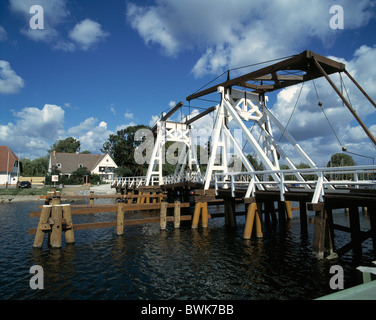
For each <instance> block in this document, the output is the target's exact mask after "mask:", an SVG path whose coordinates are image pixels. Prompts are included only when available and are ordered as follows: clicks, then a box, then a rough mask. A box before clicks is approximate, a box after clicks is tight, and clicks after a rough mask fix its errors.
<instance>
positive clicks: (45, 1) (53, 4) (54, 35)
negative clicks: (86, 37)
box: [10, 0, 69, 43]
mask: <svg viewBox="0 0 376 320" xmlns="http://www.w3.org/2000/svg"><path fill="white" fill-rule="evenodd" d="M35 4H36V3H35V1H34V0H10V8H11V9H12V10H13V11H15V12H18V13H20V14H22V15H23V16H24V18H25V22H26V23H25V27H24V28H22V29H21V33H23V34H24V35H26V36H27V37H28V38H30V39H32V40H33V41H43V42H48V43H58V42H59V41H61V39H60V37H59V32H58V31H57V27H58V26H59V25H60V24H61V23H63V22H64V20H65V19H66V18H67V17H68V16H69V11H68V9H67V1H66V0H39V1H38V4H39V5H41V6H42V7H43V13H44V14H43V18H44V29H36V30H33V29H31V28H30V26H29V21H30V19H31V17H32V16H33V15H32V14H30V8H31V7H32V6H33V5H35Z"/></svg>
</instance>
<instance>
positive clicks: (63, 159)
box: [51, 152, 106, 172]
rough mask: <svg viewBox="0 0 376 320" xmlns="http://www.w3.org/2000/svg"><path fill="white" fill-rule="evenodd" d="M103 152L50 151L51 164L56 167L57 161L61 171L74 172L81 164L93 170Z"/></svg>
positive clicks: (102, 156)
mask: <svg viewBox="0 0 376 320" xmlns="http://www.w3.org/2000/svg"><path fill="white" fill-rule="evenodd" d="M105 156H106V155H104V154H82V153H60V152H53V153H51V166H52V167H56V166H57V164H58V163H60V164H61V168H58V169H59V170H60V171H61V172H74V171H76V170H77V169H78V168H79V167H78V165H82V167H86V168H87V169H88V170H89V171H93V170H94V169H95V167H96V166H97V165H98V163H99V162H100V161H101V160H102V159H103V158H104V157H105Z"/></svg>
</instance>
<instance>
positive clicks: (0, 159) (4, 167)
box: [0, 146, 21, 185]
mask: <svg viewBox="0 0 376 320" xmlns="http://www.w3.org/2000/svg"><path fill="white" fill-rule="evenodd" d="M20 173H21V160H20V159H19V158H18V157H17V156H16V154H15V153H14V152H13V151H12V150H10V149H9V148H8V147H7V146H0V185H17V182H18V178H19V176H20Z"/></svg>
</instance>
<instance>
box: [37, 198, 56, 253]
mask: <svg viewBox="0 0 376 320" xmlns="http://www.w3.org/2000/svg"><path fill="white" fill-rule="evenodd" d="M51 208H52V206H51V205H44V206H43V208H42V212H41V214H40V218H39V223H38V228H37V231H36V233H35V238H34V245H33V247H34V248H41V247H42V246H43V241H44V236H45V235H46V230H50V229H51V228H50V225H49V224H48V219H49V217H50V214H51Z"/></svg>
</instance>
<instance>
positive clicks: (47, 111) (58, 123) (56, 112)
mask: <svg viewBox="0 0 376 320" xmlns="http://www.w3.org/2000/svg"><path fill="white" fill-rule="evenodd" d="M14 117H15V123H11V122H10V123H8V124H0V144H1V145H8V146H9V147H10V148H11V149H12V150H13V151H14V152H16V153H17V155H19V156H21V157H25V156H27V157H30V158H35V157H40V156H44V155H46V153H47V150H48V148H49V147H50V146H51V145H52V143H54V142H55V141H56V140H57V139H60V138H61V137H63V135H64V110H63V109H62V108H61V107H59V106H56V105H50V104H46V105H44V107H43V108H42V109H39V108H24V109H22V110H21V111H19V112H15V113H14Z"/></svg>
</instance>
